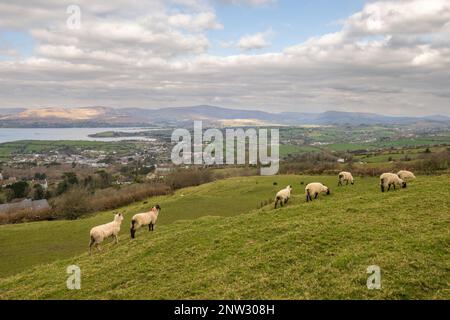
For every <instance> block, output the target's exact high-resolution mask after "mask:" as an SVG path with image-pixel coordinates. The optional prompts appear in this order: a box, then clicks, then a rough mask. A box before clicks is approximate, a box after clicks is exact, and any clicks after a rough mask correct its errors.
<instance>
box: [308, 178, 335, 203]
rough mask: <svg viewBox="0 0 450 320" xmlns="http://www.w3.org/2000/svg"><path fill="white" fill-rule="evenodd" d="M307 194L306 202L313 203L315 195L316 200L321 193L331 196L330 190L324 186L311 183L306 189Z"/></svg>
mask: <svg viewBox="0 0 450 320" xmlns="http://www.w3.org/2000/svg"><path fill="white" fill-rule="evenodd" d="M305 193H306V202H309V201H312V195H314V199H317V197H318V196H319V193H325V194H327V195H330V194H331V191H330V188H328V187H327V186H324V185H323V184H321V183H319V182H314V183H310V184H308V185H307V186H306V188H305Z"/></svg>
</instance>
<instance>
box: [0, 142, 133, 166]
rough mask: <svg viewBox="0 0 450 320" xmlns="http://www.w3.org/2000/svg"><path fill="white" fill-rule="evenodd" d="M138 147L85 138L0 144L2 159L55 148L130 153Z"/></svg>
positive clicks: (0, 156) (0, 158)
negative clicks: (86, 139)
mask: <svg viewBox="0 0 450 320" xmlns="http://www.w3.org/2000/svg"><path fill="white" fill-rule="evenodd" d="M137 147H138V142H133V143H130V142H126V143H125V142H123V141H119V142H115V141H113V142H103V141H85V140H80V141H77V140H58V141H46V140H22V141H14V142H5V143H1V144H0V160H3V161H7V160H10V159H11V157H12V155H14V154H19V155H22V154H32V153H46V152H49V151H55V150H67V149H69V148H73V149H81V150H86V149H89V150H97V151H100V150H102V151H106V152H112V151H115V152H117V153H119V154H126V153H129V152H130V151H131V150H135V149H137Z"/></svg>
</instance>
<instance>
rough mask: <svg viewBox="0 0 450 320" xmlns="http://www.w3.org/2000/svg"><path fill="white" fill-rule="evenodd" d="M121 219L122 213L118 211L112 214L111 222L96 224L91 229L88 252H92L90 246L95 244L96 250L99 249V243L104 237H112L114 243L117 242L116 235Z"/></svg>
mask: <svg viewBox="0 0 450 320" xmlns="http://www.w3.org/2000/svg"><path fill="white" fill-rule="evenodd" d="M122 221H123V214H122V213H118V214H115V215H114V220H113V221H112V222H109V223H106V224H102V225H100V226H96V227H94V228H92V229H91V232H90V237H91V241H90V242H89V254H91V252H92V246H93V245H94V244H95V246H96V247H97V250H98V251H100V247H99V245H100V243H102V242H103V240H105V239H106V238H109V237H114V239H115V243H116V244H117V243H119V238H118V237H117V236H118V234H119V232H120V225H121V224H122Z"/></svg>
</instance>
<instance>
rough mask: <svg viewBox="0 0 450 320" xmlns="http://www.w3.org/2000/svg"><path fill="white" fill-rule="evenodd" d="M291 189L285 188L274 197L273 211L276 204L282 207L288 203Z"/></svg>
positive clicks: (289, 187)
mask: <svg viewBox="0 0 450 320" xmlns="http://www.w3.org/2000/svg"><path fill="white" fill-rule="evenodd" d="M291 192H292V187H291V186H287V187H286V188H285V189H283V190H281V191H279V192H278V193H277V195H276V196H275V209H276V208H277V205H278V202H280V205H281V206H283V205H284V204H286V203H287V202H288V201H289V198H290V197H291Z"/></svg>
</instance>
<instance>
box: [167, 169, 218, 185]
mask: <svg viewBox="0 0 450 320" xmlns="http://www.w3.org/2000/svg"><path fill="white" fill-rule="evenodd" d="M165 180H166V184H167V185H168V186H170V187H171V188H172V189H173V190H177V189H181V188H186V187H192V186H199V185H201V184H204V183H208V182H211V181H214V176H213V174H212V171H211V169H179V170H176V171H173V172H171V173H170V174H169V175H168V176H167V177H166V179H165Z"/></svg>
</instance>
